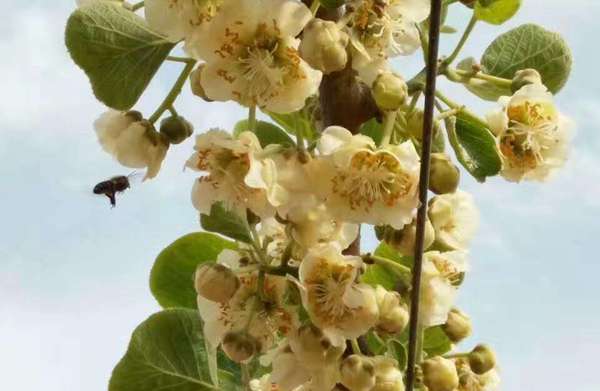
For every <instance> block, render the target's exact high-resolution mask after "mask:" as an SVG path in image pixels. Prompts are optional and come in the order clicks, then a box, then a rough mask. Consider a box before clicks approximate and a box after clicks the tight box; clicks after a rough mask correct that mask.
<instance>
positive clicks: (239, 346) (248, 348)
mask: <svg viewBox="0 0 600 391" xmlns="http://www.w3.org/2000/svg"><path fill="white" fill-rule="evenodd" d="M221 346H222V347H223V351H224V352H225V354H226V355H227V357H229V358H230V359H231V360H232V361H235V362H237V363H243V362H247V361H248V360H250V359H251V358H252V357H254V355H255V354H256V353H258V352H260V342H259V341H258V340H257V339H256V338H254V337H253V336H251V335H250V334H248V333H246V332H229V333H227V334H225V337H224V338H223V342H222V345H221Z"/></svg>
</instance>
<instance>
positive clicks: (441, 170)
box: [429, 153, 460, 194]
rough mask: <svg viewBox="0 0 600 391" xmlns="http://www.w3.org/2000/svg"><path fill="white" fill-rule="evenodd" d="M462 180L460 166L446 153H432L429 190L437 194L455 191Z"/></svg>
mask: <svg viewBox="0 0 600 391" xmlns="http://www.w3.org/2000/svg"><path fill="white" fill-rule="evenodd" d="M459 181H460V171H459V170H458V167H456V165H454V163H452V162H451V161H450V158H449V157H448V155H446V154H445V153H433V154H431V168H430V169H429V190H431V191H432V192H434V193H435V194H446V193H454V192H455V191H456V189H457V188H458V182H459Z"/></svg>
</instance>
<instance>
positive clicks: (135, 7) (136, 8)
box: [131, 1, 144, 12]
mask: <svg viewBox="0 0 600 391" xmlns="http://www.w3.org/2000/svg"><path fill="white" fill-rule="evenodd" d="M143 6H144V2H143V1H140V2H139V3H135V4H133V5H132V6H131V10H132V11H133V12H135V11H137V10H139V9H140V8H142V7H143Z"/></svg>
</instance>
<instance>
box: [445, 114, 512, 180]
mask: <svg viewBox="0 0 600 391" xmlns="http://www.w3.org/2000/svg"><path fill="white" fill-rule="evenodd" d="M446 128H447V130H448V139H449V140H450V144H451V145H452V148H454V152H455V153H456V157H457V159H458V161H459V162H460V163H461V164H462V165H463V167H465V168H466V169H467V171H468V172H469V173H470V174H471V175H473V177H475V179H477V180H478V181H480V182H485V178H487V177H489V176H494V175H496V174H498V172H499V171H500V169H501V168H502V160H501V159H500V155H499V153H498V149H497V147H496V139H495V138H494V136H493V135H492V133H491V132H490V130H489V128H488V127H487V125H486V124H485V123H484V122H482V121H481V120H479V119H478V118H476V117H475V116H473V115H471V114H468V113H465V112H464V111H463V112H461V113H459V114H458V115H457V116H456V120H455V121H453V120H452V119H449V120H447V121H446Z"/></svg>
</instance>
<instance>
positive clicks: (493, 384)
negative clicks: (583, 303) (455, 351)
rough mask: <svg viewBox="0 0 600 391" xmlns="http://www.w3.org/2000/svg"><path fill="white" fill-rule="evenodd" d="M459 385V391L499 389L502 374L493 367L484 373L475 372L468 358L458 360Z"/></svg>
mask: <svg viewBox="0 0 600 391" xmlns="http://www.w3.org/2000/svg"><path fill="white" fill-rule="evenodd" d="M456 369H457V371H458V377H459V385H458V388H457V391H498V390H499V387H500V376H499V374H498V371H497V370H496V369H492V370H489V371H487V372H486V373H484V374H483V375H477V374H476V373H474V372H473V371H472V370H471V368H470V366H469V362H468V360H467V359H464V358H461V359H457V360H456Z"/></svg>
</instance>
